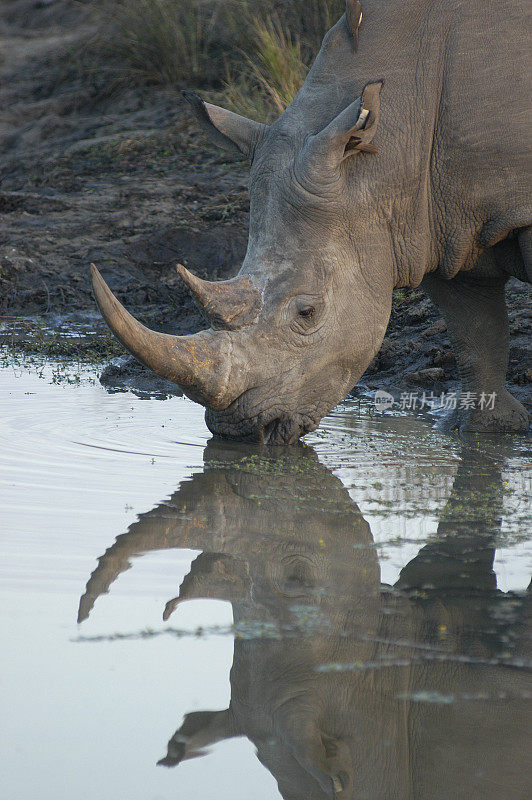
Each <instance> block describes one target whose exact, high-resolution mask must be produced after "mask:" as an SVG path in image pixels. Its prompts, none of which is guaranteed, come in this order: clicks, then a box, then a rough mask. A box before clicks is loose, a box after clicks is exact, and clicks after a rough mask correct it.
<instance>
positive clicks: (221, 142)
mask: <svg viewBox="0 0 532 800" xmlns="http://www.w3.org/2000/svg"><path fill="white" fill-rule="evenodd" d="M183 96H184V97H185V100H186V101H187V102H188V103H189V104H190V106H191V108H192V111H193V112H194V115H195V117H196V119H197V120H198V122H199V124H200V127H201V128H202V130H203V131H204V133H206V134H207V136H208V137H209V139H210V140H211V141H212V142H213V143H214V144H217V145H218V146H219V147H222V148H223V149H224V150H227V151H228V152H230V153H232V154H233V155H235V156H240V157H242V156H244V157H246V158H251V157H252V156H253V152H254V150H255V147H256V146H257V144H258V142H259V141H260V139H261V138H262V136H264V133H265V132H266V130H267V129H268V126H267V125H263V124H262V123H261V122H254V121H253V120H252V119H247V117H241V116H240V114H235V113H234V112H233V111H227V110H226V109H225V108H221V107H220V106H214V105H212V104H211V103H205V102H204V101H203V100H202V99H201V97H200V96H199V95H197V94H195V92H188V91H185V92H183Z"/></svg>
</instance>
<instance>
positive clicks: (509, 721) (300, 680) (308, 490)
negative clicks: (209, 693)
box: [80, 444, 532, 800]
mask: <svg viewBox="0 0 532 800" xmlns="http://www.w3.org/2000/svg"><path fill="white" fill-rule="evenodd" d="M287 452H288V453H289V455H287V456H284V457H283V456H279V455H278V454H275V455H272V456H270V457H266V458H263V459H262V460H258V459H257V458H256V457H255V458H251V459H246V458H243V457H242V451H241V450H240V449H237V448H235V449H234V450H230V449H227V448H226V447H225V446H222V445H217V444H214V446H213V445H212V444H211V445H210V446H209V447H208V448H207V451H206V457H205V458H206V463H205V470H204V472H200V473H198V474H196V475H194V476H193V477H192V479H191V480H190V481H186V482H184V483H183V484H182V485H181V487H180V488H179V490H178V491H177V492H175V493H174V495H173V496H172V497H171V498H170V500H168V501H167V502H165V503H162V504H161V505H160V506H158V507H157V508H155V509H153V510H152V511H150V512H148V513H147V514H143V515H141V516H140V518H139V520H138V522H136V523H134V524H133V525H132V526H131V527H130V529H129V530H128V532H127V533H126V534H124V535H122V536H119V537H118V538H117V540H116V542H115V544H113V545H112V546H111V547H110V548H109V550H107V552H106V553H105V554H104V555H103V556H102V557H101V558H100V559H99V564H98V567H97V568H96V570H95V572H94V573H93V575H92V576H91V578H90V580H89V583H88V585H87V591H86V593H85V595H84V596H83V597H82V599H81V603H80V619H84V618H85V617H86V616H88V614H89V613H90V610H91V608H92V606H93V604H94V602H95V601H96V599H97V598H98V597H99V596H100V595H101V594H102V593H105V592H107V591H108V590H109V587H110V586H111V584H112V582H113V581H114V580H115V579H116V578H117V576H118V575H119V574H120V573H121V572H122V571H123V570H125V569H128V568H129V567H130V566H131V560H132V559H133V557H134V556H138V555H140V554H142V553H145V552H149V551H153V550H160V549H168V548H194V549H201V550H202V553H201V554H200V555H199V556H198V557H197V558H196V559H195V560H194V561H193V563H192V566H191V570H190V572H189V574H188V575H187V576H186V577H185V579H184V580H183V582H182V584H181V587H180V589H179V594H178V596H177V597H175V598H174V599H173V600H170V601H169V602H168V604H167V606H166V609H165V612H164V617H165V619H168V618H169V617H170V615H171V614H172V613H173V612H174V610H175V609H176V608H177V607H178V606H179V604H181V603H183V602H186V601H191V600H194V599H196V598H213V599H219V600H225V601H228V602H230V603H231V604H232V608H233V617H234V623H235V625H236V626H237V629H238V630H239V636H238V637H236V638H235V644H234V657H233V666H232V669H231V702H230V705H229V707H228V708H227V709H225V710H222V711H202V712H195V713H192V714H187V715H186V717H185V719H184V721H183V723H182V724H181V725H180V727H179V728H178V730H177V731H176V733H175V734H174V735H173V736H172V737H171V738H170V740H169V743H168V751H167V754H166V756H165V757H164V758H163V759H162V760H161V762H160V763H161V764H162V765H164V766H167V767H172V766H176V765H178V764H179V763H180V762H182V761H183V760H186V759H189V758H194V757H197V756H200V755H202V754H203V753H204V752H205V750H206V748H208V746H209V745H212V744H214V743H215V742H217V741H220V740H222V739H226V738H231V737H234V736H246V737H248V738H249V739H250V740H251V741H252V742H253V743H254V745H255V747H256V749H257V756H258V758H259V759H260V760H261V762H262V763H263V764H264V765H265V767H266V768H267V769H268V770H269V771H270V772H271V773H272V775H273V776H274V777H275V779H276V780H277V783H278V786H279V791H280V793H281V795H282V797H283V798H284V799H285V800H301V798H305V800H326V798H329V799H330V798H337V800H355V798H356V800H380V799H381V798H386V800H428V798H430V800H448V798H461V799H462V798H463V800H499V799H500V798H501V797H504V798H505V800H522V798H524V797H525V796H527V786H529V785H530V780H531V778H532V774H531V771H530V764H529V759H528V752H529V749H530V748H529V747H527V739H526V737H527V736H528V735H529V730H530V716H531V715H530V699H531V697H532V682H531V678H530V663H531V662H530V657H531V653H530V625H531V621H532V619H531V614H530V612H531V598H530V596H528V597H527V596H524V597H520V596H517V595H515V594H512V593H509V594H508V595H506V594H504V593H503V592H500V591H498V590H497V585H496V578H495V574H494V572H493V558H494V552H495V545H496V542H497V539H498V537H499V535H500V528H501V519H502V503H503V484H502V474H501V468H502V466H503V464H502V463H500V462H499V460H498V459H496V458H495V459H493V458H489V457H487V456H486V455H484V454H478V453H475V452H471V451H468V450H467V449H466V450H465V452H464V453H463V458H462V461H461V463H460V465H459V468H458V472H457V474H456V477H455V481H454V486H453V491H452V494H451V497H450V498H449V500H448V503H447V505H446V507H445V508H444V510H443V512H442V514H441V518H440V523H439V526H438V531H437V533H436V534H435V535H433V536H432V537H431V538H430V541H429V543H428V544H427V545H426V546H425V547H423V548H422V549H421V550H420V551H419V553H418V555H417V556H416V557H415V558H414V559H412V561H410V562H409V563H408V564H407V565H406V566H405V567H404V568H403V570H402V572H401V576H400V579H399V581H398V583H397V585H396V586H395V587H391V586H384V585H381V582H380V571H379V563H378V557H377V551H376V548H375V544H374V542H373V538H372V534H371V530H370V527H369V525H368V523H367V521H366V520H365V519H364V517H363V516H362V514H361V513H360V511H359V509H358V507H357V506H356V504H355V503H354V502H353V501H352V500H351V498H350V496H349V494H348V492H347V490H346V489H345V487H344V486H343V485H342V483H341V481H340V480H339V479H338V478H337V477H336V476H334V475H333V474H332V473H331V472H330V471H329V470H327V469H326V468H325V467H324V466H323V465H322V464H320V463H319V461H318V459H317V457H316V455H315V453H314V452H313V451H312V450H310V449H309V448H305V450H304V451H299V449H298V448H293V449H292V452H290V451H287ZM465 507H467V513H466V514H464V508H465Z"/></svg>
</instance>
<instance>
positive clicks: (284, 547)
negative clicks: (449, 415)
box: [0, 367, 532, 800]
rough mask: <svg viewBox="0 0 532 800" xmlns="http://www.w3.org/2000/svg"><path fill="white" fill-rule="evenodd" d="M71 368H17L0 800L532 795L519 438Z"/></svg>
mask: <svg viewBox="0 0 532 800" xmlns="http://www.w3.org/2000/svg"><path fill="white" fill-rule="evenodd" d="M57 374H58V373H57V371H54V369H53V368H52V367H44V368H43V370H42V374H41V376H40V377H38V376H37V375H36V374H35V370H33V371H31V372H30V371H29V370H26V369H24V368H23V367H16V368H4V369H2V370H0V446H1V447H0V497H1V506H0V548H1V559H0V594H1V597H0V600H1V602H0V618H1V621H2V631H3V637H2V655H3V658H2V677H1V682H0V693H1V707H2V723H1V728H2V736H3V742H2V753H3V758H2V761H3V768H2V777H0V785H1V789H0V791H1V792H2V796H3V797H8V798H10V800H28V799H29V798H33V797H38V798H39V799H40V800H48V799H50V800H52V798H53V800H67V799H68V800H72V799H73V798H76V800H78V799H79V800H95V799H97V800H122V799H124V800H141V799H142V800H152V799H153V800H156V799H157V800H163V799H166V798H179V799H181V798H183V800H186V799H188V798H201V799H202V800H229V798H231V800H248V799H249V798H254V800H278V798H280V797H283V798H287V799H289V800H296V798H297V800H314V798H316V799H318V798H319V799H321V798H326V797H332V796H333V791H336V793H337V797H339V798H355V797H356V798H369V800H393V799H394V798H397V800H403V799H405V800H406V799H407V798H408V800H410V798H416V800H417V799H418V798H419V800H425V799H427V800H428V798H430V800H439V798H442V800H443V798H445V799H446V800H448V798H453V799H454V798H468V800H471V799H474V798H479V800H480V798H488V800H490V799H491V798H500V800H503V799H504V800H514V799H515V800H518V799H519V800H521V798H525V797H527V796H528V787H529V785H530V779H531V777H532V775H531V772H530V767H529V761H530V759H529V753H530V738H529V737H530V706H531V702H532V684H531V680H530V663H531V661H530V660H531V653H530V636H531V631H530V593H529V591H528V587H529V583H530V570H531V554H532V553H531V550H532V548H531V544H530V537H529V534H530V453H529V450H528V448H527V444H526V442H524V441H523V440H512V439H510V438H502V439H499V440H498V441H490V440H483V439H480V440H477V439H475V438H473V440H472V441H470V442H460V441H458V440H457V439H453V438H450V437H445V436H442V435H441V434H439V433H437V432H435V431H434V430H432V429H431V426H430V420H428V419H426V418H421V417H418V418H416V417H411V416H400V415H397V414H395V415H394V414H390V413H388V414H387V415H385V416H378V415H374V414H372V413H371V407H370V406H369V404H365V403H362V404H360V403H358V402H355V401H350V402H346V403H344V404H342V405H341V406H340V407H339V408H338V409H336V410H335V412H334V413H333V414H331V415H330V416H329V417H328V418H327V419H326V420H324V421H323V423H322V425H321V426H320V429H319V430H318V431H317V432H315V433H314V434H312V435H310V436H308V437H307V439H306V442H307V443H306V445H305V446H301V447H293V448H261V447H258V446H249V445H239V444H232V445H231V444H223V443H219V442H215V441H212V440H210V435H209V433H208V431H207V429H206V427H205V425H204V422H203V414H202V411H201V409H200V408H199V407H197V406H195V405H194V404H192V403H190V402H189V401H188V400H186V399H183V398H172V399H169V400H166V401H164V402H163V401H161V400H158V399H154V398H151V399H150V398H139V397H137V396H135V395H133V394H124V393H117V394H108V393H107V392H106V391H104V389H103V388H102V387H101V386H99V385H98V384H97V383H95V382H91V380H90V378H91V373H90V372H88V373H87V374H85V375H82V376H81V380H80V381H79V382H76V385H71V384H69V383H68V382H65V381H62V380H60V381H59V382H58V378H57ZM54 376H55V378H54ZM54 380H55V381H56V382H55V383H54V382H53V381H54ZM78 619H79V622H78V621H77V620H78Z"/></svg>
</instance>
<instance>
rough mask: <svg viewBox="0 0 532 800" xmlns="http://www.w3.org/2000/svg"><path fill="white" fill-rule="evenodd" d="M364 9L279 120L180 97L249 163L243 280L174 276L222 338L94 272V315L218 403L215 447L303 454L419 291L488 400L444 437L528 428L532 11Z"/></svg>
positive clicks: (489, 6) (520, 5) (409, 3)
mask: <svg viewBox="0 0 532 800" xmlns="http://www.w3.org/2000/svg"><path fill="white" fill-rule="evenodd" d="M359 5H360V4H359V3H353V2H352V0H347V15H346V17H342V19H341V20H339V22H338V23H337V24H336V25H335V26H334V27H333V28H332V29H331V30H330V31H329V32H328V33H327V35H326V36H325V39H324V41H323V45H322V48H321V50H320V53H319V54H318V56H317V58H316V61H315V63H314V65H313V66H312V68H311V70H310V72H309V74H308V76H307V78H306V80H305V83H304V85H303V86H302V88H301V90H300V91H299V93H298V94H297V96H296V97H295V99H294V100H293V102H292V103H291V105H290V106H289V107H288V108H287V109H286V110H285V112H284V113H283V114H282V115H281V117H280V118H279V119H277V120H276V121H275V122H274V123H273V124H272V125H270V126H266V125H262V124H259V123H257V122H253V121H251V120H247V119H245V118H243V117H240V116H238V115H236V114H234V113H232V112H229V111H226V110H224V109H222V108H220V107H218V106H214V105H211V104H208V103H204V102H203V101H202V100H201V99H200V98H199V97H197V96H196V95H193V94H191V93H186V96H187V99H188V100H189V101H190V103H191V105H192V108H193V110H194V112H195V114H196V116H197V119H198V122H199V123H200V125H201V127H202V128H203V130H204V131H205V132H206V133H207V135H208V136H209V137H210V138H211V139H212V140H213V141H214V142H215V143H216V144H218V145H220V146H222V147H225V148H226V149H227V150H229V151H231V152H233V153H234V154H235V155H237V156H239V157H247V158H249V159H250V160H251V173H250V202H251V206H250V231H249V243H248V249H247V253H246V256H245V260H244V262H243V265H242V268H241V271H240V273H239V275H238V276H237V277H236V278H234V279H232V280H231V281H225V282H222V283H209V282H206V281H201V280H199V279H197V278H195V277H194V276H193V275H191V274H190V273H189V272H188V271H187V270H186V269H185V268H184V267H180V268H179V269H180V273H181V276H182V277H183V279H184V280H185V282H186V283H187V284H188V286H189V287H190V289H191V291H192V292H193V294H194V297H195V298H196V300H197V301H198V303H199V305H200V307H201V309H202V310H203V312H204V315H205V318H206V319H207V321H208V323H209V324H210V326H211V327H210V328H209V330H207V331H204V332H201V333H199V334H196V335H195V336H192V337H165V336H162V335H161V334H155V333H153V332H151V331H148V330H147V329H146V328H143V327H142V326H140V325H139V323H137V322H136V321H135V320H133V318H132V317H130V316H129V315H127V312H125V310H124V309H122V307H121V306H120V305H119V304H118V303H117V301H116V299H115V298H114V297H113V295H112V294H111V293H110V291H109V289H108V287H107V286H106V284H105V283H104V282H103V280H102V279H101V276H99V274H98V273H97V271H95V273H94V283H95V291H96V296H97V299H98V302H99V304H100V308H101V310H102V312H103V314H104V316H105V317H106V319H107V321H108V323H109V325H110V326H111V328H112V329H113V330H114V332H115V333H116V334H117V335H118V337H119V338H120V339H121V341H122V342H123V343H124V344H125V345H126V347H128V348H129V349H130V350H131V351H132V352H133V353H134V354H135V355H136V356H137V357H138V358H139V359H140V360H142V361H143V362H144V363H146V364H148V365H149V366H151V367H152V368H153V369H155V370H156V371H158V372H159V373H161V374H163V375H165V376H166V377H169V378H170V379H172V380H174V381H176V382H177V383H179V384H180V385H181V386H182V388H183V389H184V391H185V392H186V393H187V394H188V395H189V396H190V397H192V399H194V400H197V401H198V402H200V403H202V404H203V405H205V406H206V408H207V413H206V421H207V424H208V426H209V428H210V429H211V431H213V432H214V433H215V434H218V435H220V436H223V437H228V438H235V439H251V440H256V441H262V442H269V443H292V442H294V441H296V440H297V439H298V438H299V437H300V436H301V435H303V434H304V433H306V432H307V431H310V430H313V429H314V428H315V427H316V426H317V425H318V423H319V421H320V419H321V418H322V417H323V415H324V414H326V413H328V411H329V410H330V409H332V408H333V407H334V406H335V405H336V404H337V403H338V402H339V401H340V400H342V399H343V398H344V397H345V395H346V394H347V393H348V392H349V391H350V390H351V389H352V387H353V386H354V385H355V383H356V382H357V381H358V379H359V378H360V376H361V375H362V374H363V372H364V371H365V369H366V368H367V366H368V365H369V363H370V362H371V360H372V359H373V357H374V356H375V355H376V353H377V352H378V350H379V347H380V345H381V342H382V340H383V337H384V334H385V331H386V326H387V324H388V319H389V316H390V311H391V303H392V292H393V289H394V288H397V287H417V286H421V287H422V288H423V289H424V290H425V291H426V292H427V293H428V295H429V296H430V297H431V298H432V299H433V300H434V302H435V303H436V305H437V306H438V308H439V309H440V311H441V313H442V314H443V316H444V318H445V320H446V323H447V329H448V332H449V336H450V339H451V342H452V344H453V348H454V352H455V356H456V359H457V362H458V367H459V371H460V376H461V380H462V390H463V391H464V392H467V393H474V396H475V405H474V407H473V408H472V407H471V404H469V406H468V407H467V408H466V409H464V410H460V411H459V412H456V413H455V414H454V416H453V417H452V419H450V420H449V421H448V424H449V426H450V427H452V428H459V429H465V430H476V431H501V430H502V431H514V432H515V431H524V430H526V429H527V428H528V417H527V414H526V411H525V409H524V408H523V407H522V406H521V405H520V404H519V403H518V402H517V401H516V400H515V399H514V398H513V397H512V396H511V395H510V394H509V393H508V391H507V390H506V388H505V376H506V369H507V362H508V321H507V314H506V306H505V299H504V286H505V283H506V281H507V280H508V279H509V278H510V277H511V276H513V277H516V278H518V279H521V280H528V281H530V280H532V228H531V227H530V226H531V223H532V203H531V200H530V185H531V180H530V178H531V158H530V153H531V152H532V142H531V140H530V131H531V130H532V125H531V118H530V98H531V92H530V81H529V80H527V76H528V75H529V73H530V70H529V50H528V48H529V39H530V17H531V14H530V7H529V4H526V3H525V2H524V0H467V1H466V2H464V0H446V2H442V3H435V2H433V0H405V2H397V0H364V3H363V21H362V25H361V26H359V21H360V20H359V16H357V15H358V10H357V9H358V7H359ZM357 20H358V22H357ZM358 27H360V30H358ZM354 33H356V38H358V47H354V42H355V38H354ZM488 395H489V396H494V397H495V400H494V402H492V403H491V404H489V403H485V402H483V401H482V400H481V398H485V397H487V396H488ZM468 396H472V395H468ZM466 405H467V404H466Z"/></svg>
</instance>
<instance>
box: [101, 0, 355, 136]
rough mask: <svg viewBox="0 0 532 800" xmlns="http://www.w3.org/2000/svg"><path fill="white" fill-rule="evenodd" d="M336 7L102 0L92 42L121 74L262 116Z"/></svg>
mask: <svg viewBox="0 0 532 800" xmlns="http://www.w3.org/2000/svg"><path fill="white" fill-rule="evenodd" d="M343 10H344V2H343V0H108V1H107V0H106V2H104V4H103V5H101V6H98V7H97V14H98V15H99V19H100V25H99V30H98V34H97V40H98V42H99V47H100V48H103V49H104V50H105V52H106V54H107V56H108V57H109V60H110V62H111V64H110V69H111V70H112V71H114V72H115V73H116V75H117V76H118V77H120V78H122V79H127V80H133V81H135V82H140V83H150V84H156V85H163V86H165V85H166V86H176V87H177V86H179V85H187V86H189V87H192V88H198V89H203V90H204V91H205V90H207V91H210V92H211V93H213V94H215V95H217V96H218V97H219V98H221V102H224V104H225V105H226V106H228V107H230V108H233V109H234V110H235V111H238V112H240V113H243V114H246V115H248V116H250V117H252V118H254V119H257V120H260V121H268V120H270V119H271V118H273V117H275V116H276V115H278V114H279V113H281V112H282V110H283V109H284V108H285V107H286V106H287V105H288V104H289V103H290V102H291V100H292V98H293V97H294V95H295V94H296V92H297V91H298V89H299V87H300V86H301V84H302V83H303V81H304V79H305V75H306V74H307V71H308V68H309V66H310V64H311V63H312V61H313V60H314V58H315V56H316V54H317V52H318V50H319V48H320V46H321V41H322V38H323V35H324V34H325V32H326V31H327V30H328V29H329V28H330V27H331V26H332V25H333V24H334V23H335V22H336V21H337V20H338V19H339V18H340V16H341V15H342V13H343Z"/></svg>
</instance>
